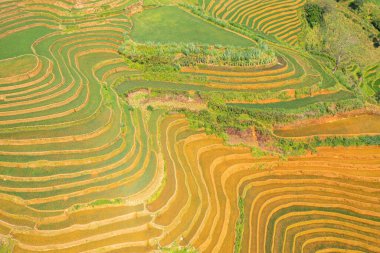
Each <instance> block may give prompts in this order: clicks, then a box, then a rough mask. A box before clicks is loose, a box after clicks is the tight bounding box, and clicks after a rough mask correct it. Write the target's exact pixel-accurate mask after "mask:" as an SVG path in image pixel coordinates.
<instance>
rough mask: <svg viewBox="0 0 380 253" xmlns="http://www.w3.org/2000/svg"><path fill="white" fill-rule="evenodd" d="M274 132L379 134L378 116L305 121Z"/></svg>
mask: <svg viewBox="0 0 380 253" xmlns="http://www.w3.org/2000/svg"><path fill="white" fill-rule="evenodd" d="M274 133H275V134H277V135H279V136H283V137H303V136H316V135H322V136H327V135H360V134H379V133H380V116H379V115H376V114H364V115H358V116H351V117H348V118H337V119H331V120H330V121H327V122H323V123H316V124H310V123H309V124H308V123H305V125H301V126H298V127H284V128H280V129H276V130H275V131H274Z"/></svg>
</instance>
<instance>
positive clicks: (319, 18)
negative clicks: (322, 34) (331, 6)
mask: <svg viewBox="0 0 380 253" xmlns="http://www.w3.org/2000/svg"><path fill="white" fill-rule="evenodd" d="M323 14H324V10H323V8H322V7H321V6H319V5H318V4H311V3H308V4H306V5H305V15H306V20H307V22H308V24H309V26H310V27H311V28H313V27H315V26H317V25H321V24H322V23H323Z"/></svg>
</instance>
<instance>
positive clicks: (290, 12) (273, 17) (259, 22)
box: [201, 0, 305, 45]
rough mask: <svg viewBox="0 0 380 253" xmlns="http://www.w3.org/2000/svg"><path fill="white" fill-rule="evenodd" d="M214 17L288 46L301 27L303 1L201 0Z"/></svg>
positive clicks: (294, 41)
mask: <svg viewBox="0 0 380 253" xmlns="http://www.w3.org/2000/svg"><path fill="white" fill-rule="evenodd" d="M201 2H202V3H201V4H202V7H203V8H204V9H205V10H206V11H208V12H210V13H211V14H212V15H213V16H216V17H219V18H221V19H225V20H228V21H232V22H235V23H238V24H241V25H244V26H247V27H249V28H252V29H255V30H258V31H261V32H263V33H266V34H269V35H273V36H275V37H276V38H278V39H280V40H283V41H285V42H287V43H289V44H291V45H294V44H296V43H297V42H298V34H299V33H300V32H301V29H302V21H301V18H300V13H299V9H300V8H301V7H302V6H303V5H304V4H305V1H304V0H286V1H284V0H269V1H260V0H238V1H231V0H202V1H201Z"/></svg>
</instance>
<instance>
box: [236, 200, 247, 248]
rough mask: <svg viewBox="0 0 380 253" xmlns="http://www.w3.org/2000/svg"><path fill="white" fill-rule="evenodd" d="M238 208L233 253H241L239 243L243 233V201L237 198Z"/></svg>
mask: <svg viewBox="0 0 380 253" xmlns="http://www.w3.org/2000/svg"><path fill="white" fill-rule="evenodd" d="M238 207H239V213H240V215H239V218H238V220H237V221H236V226H235V244H234V253H239V252H240V251H241V242H242V241H243V232H244V220H245V218H244V199H243V198H242V197H239V201H238Z"/></svg>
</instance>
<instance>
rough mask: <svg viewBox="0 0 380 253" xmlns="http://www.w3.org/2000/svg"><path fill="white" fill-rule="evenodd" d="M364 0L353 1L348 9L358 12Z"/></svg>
mask: <svg viewBox="0 0 380 253" xmlns="http://www.w3.org/2000/svg"><path fill="white" fill-rule="evenodd" d="M363 5H364V0H354V1H353V2H352V3H350V8H351V9H353V10H356V11H359V10H361V9H362V8H363Z"/></svg>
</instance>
